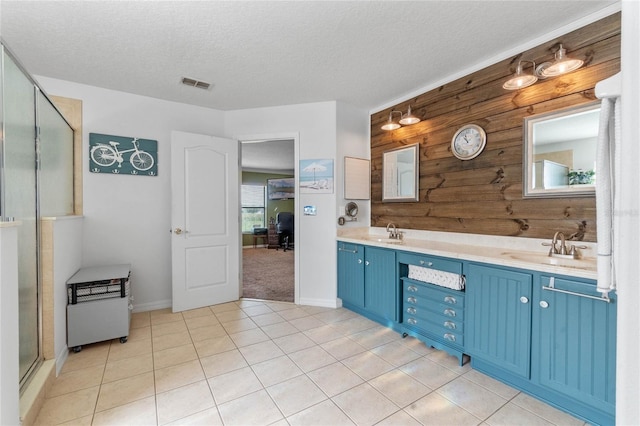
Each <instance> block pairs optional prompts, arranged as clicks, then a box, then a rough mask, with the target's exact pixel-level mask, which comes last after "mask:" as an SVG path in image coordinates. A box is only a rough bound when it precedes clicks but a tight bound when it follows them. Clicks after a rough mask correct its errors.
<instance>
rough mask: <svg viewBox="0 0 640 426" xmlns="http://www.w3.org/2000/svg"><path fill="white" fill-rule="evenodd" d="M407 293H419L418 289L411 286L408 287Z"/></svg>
mask: <svg viewBox="0 0 640 426" xmlns="http://www.w3.org/2000/svg"><path fill="white" fill-rule="evenodd" d="M407 291H410V292H411V293H417V292H418V287H416V286H415V285H410V286H409V287H407Z"/></svg>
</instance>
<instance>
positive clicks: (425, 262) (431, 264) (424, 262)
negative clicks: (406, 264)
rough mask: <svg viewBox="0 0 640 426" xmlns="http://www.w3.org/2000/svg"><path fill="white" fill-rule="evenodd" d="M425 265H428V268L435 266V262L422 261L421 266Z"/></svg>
mask: <svg viewBox="0 0 640 426" xmlns="http://www.w3.org/2000/svg"><path fill="white" fill-rule="evenodd" d="M424 264H426V265H427V266H433V262H427V261H424V260H421V261H420V265H424Z"/></svg>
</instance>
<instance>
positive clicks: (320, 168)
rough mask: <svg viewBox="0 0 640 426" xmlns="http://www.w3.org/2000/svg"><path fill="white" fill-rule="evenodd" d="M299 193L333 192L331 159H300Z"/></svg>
mask: <svg viewBox="0 0 640 426" xmlns="http://www.w3.org/2000/svg"><path fill="white" fill-rule="evenodd" d="M299 173H300V193H301V194H333V160H331V159H329V160H300V169H299Z"/></svg>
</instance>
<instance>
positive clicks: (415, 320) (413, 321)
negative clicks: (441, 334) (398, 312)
mask: <svg viewBox="0 0 640 426" xmlns="http://www.w3.org/2000/svg"><path fill="white" fill-rule="evenodd" d="M407 322H408V323H409V324H413V325H415V324H417V323H418V320H417V319H414V318H409V319H408V320H407Z"/></svg>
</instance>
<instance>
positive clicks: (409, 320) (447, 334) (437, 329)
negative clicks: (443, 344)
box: [403, 316, 464, 345]
mask: <svg viewBox="0 0 640 426" xmlns="http://www.w3.org/2000/svg"><path fill="white" fill-rule="evenodd" d="M403 322H404V323H405V324H406V325H407V326H409V327H412V328H416V329H419V330H422V331H426V332H428V333H430V334H434V335H436V336H438V337H441V338H442V339H444V340H445V341H447V342H451V343H456V344H458V345H463V344H464V334H463V333H462V330H458V329H455V328H450V327H451V325H452V324H453V323H452V324H448V326H449V327H445V326H442V325H440V324H437V323H433V322H432V321H428V320H426V319H424V318H421V317H418V316H407V317H406V318H405V319H404V321H403Z"/></svg>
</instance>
